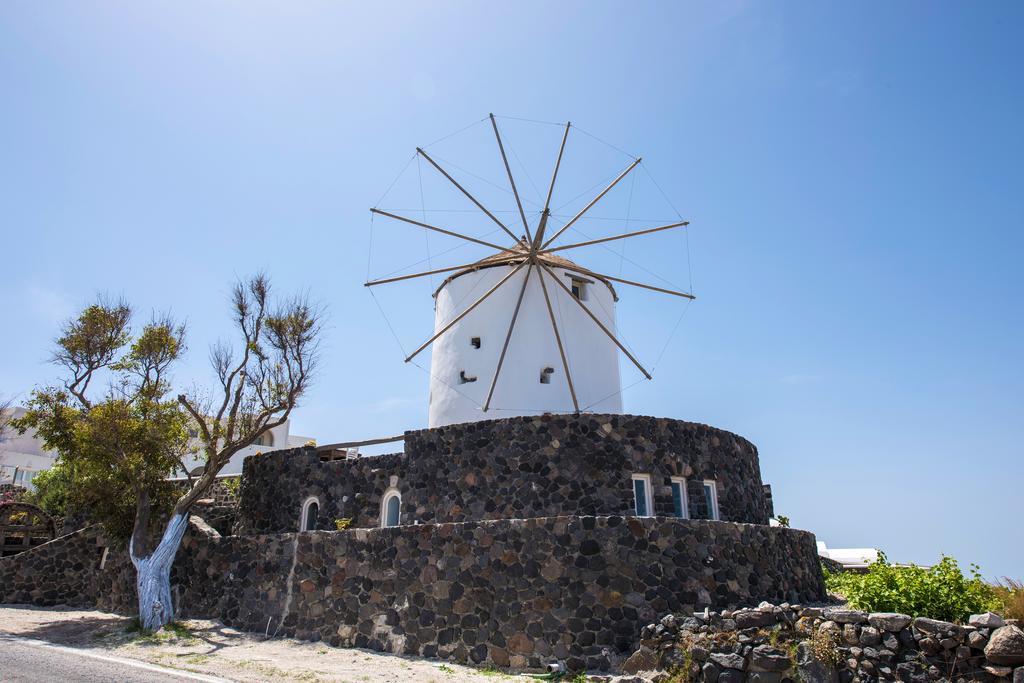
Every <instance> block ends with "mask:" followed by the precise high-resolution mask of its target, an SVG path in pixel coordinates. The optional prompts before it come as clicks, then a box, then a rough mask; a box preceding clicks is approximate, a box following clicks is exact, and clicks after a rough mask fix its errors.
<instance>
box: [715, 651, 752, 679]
mask: <svg viewBox="0 0 1024 683" xmlns="http://www.w3.org/2000/svg"><path fill="white" fill-rule="evenodd" d="M711 661H712V662H714V663H715V664H717V665H718V666H720V667H722V668H723V669H737V670H739V671H743V669H744V668H745V667H746V662H745V661H744V659H743V655H738V654H735V653H732V652H715V653H712V655H711ZM722 673H723V674H724V673H725V672H724V671H723V672H722Z"/></svg>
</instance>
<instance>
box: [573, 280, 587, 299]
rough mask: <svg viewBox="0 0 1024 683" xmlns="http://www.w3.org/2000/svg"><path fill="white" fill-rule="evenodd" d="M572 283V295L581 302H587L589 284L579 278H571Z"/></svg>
mask: <svg viewBox="0 0 1024 683" xmlns="http://www.w3.org/2000/svg"><path fill="white" fill-rule="evenodd" d="M569 279H570V281H571V282H572V287H571V289H572V295H573V296H574V297H576V298H577V299H579V300H580V301H586V300H587V282H586V280H581V279H580V278H578V277H574V278H569Z"/></svg>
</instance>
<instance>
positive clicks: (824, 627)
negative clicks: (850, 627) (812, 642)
mask: <svg viewBox="0 0 1024 683" xmlns="http://www.w3.org/2000/svg"><path fill="white" fill-rule="evenodd" d="M818 631H819V632H821V633H832V634H834V635H836V636H838V635H839V633H840V631H841V629H840V628H839V624H837V623H836V622H834V621H823V622H821V625H820V626H818Z"/></svg>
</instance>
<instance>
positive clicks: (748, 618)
mask: <svg viewBox="0 0 1024 683" xmlns="http://www.w3.org/2000/svg"><path fill="white" fill-rule="evenodd" d="M733 619H735V620H736V626H737V628H757V627H759V626H771V625H772V624H774V623H775V622H776V621H778V620H777V619H776V618H775V613H774V612H765V611H761V610H742V611H739V612H736V614H734V615H733Z"/></svg>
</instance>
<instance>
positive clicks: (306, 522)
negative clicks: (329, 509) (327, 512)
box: [299, 496, 320, 531]
mask: <svg viewBox="0 0 1024 683" xmlns="http://www.w3.org/2000/svg"><path fill="white" fill-rule="evenodd" d="M319 516H320V500H319V499H318V498H317V497H316V496H310V497H309V498H307V499H306V502H305V503H303V504H302V514H301V515H300V516H299V531H316V522H317V518H318V517H319Z"/></svg>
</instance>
